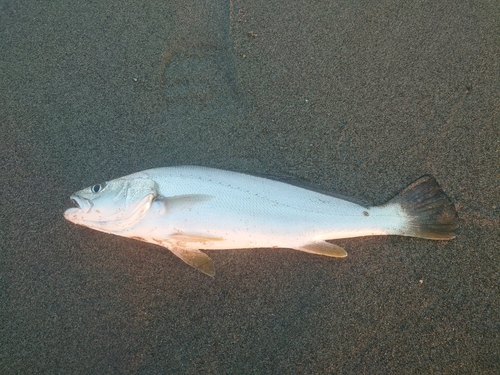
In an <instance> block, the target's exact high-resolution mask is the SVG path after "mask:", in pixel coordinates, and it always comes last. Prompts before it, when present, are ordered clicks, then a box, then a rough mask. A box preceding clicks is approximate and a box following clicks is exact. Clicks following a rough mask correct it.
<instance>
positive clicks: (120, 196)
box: [64, 166, 458, 276]
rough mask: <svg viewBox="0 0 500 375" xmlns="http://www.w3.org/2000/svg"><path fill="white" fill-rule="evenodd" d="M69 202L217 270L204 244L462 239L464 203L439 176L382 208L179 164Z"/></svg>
mask: <svg viewBox="0 0 500 375" xmlns="http://www.w3.org/2000/svg"><path fill="white" fill-rule="evenodd" d="M70 199H71V200H72V201H73V203H74V205H75V207H72V208H69V209H67V210H66V211H65V212H64V217H65V218H66V219H67V220H69V221H70V222H72V223H74V224H77V225H82V226H84V227H88V228H91V229H95V230H98V231H101V232H105V233H111V234H115V235H118V236H123V237H129V238H133V239H136V240H140V241H144V242H148V243H152V244H156V245H160V246H163V247H165V248H167V249H169V250H170V251H171V252H172V253H174V254H175V255H176V256H178V257H179V258H180V259H182V260H183V261H184V262H185V263H187V264H188V265H190V266H192V267H194V268H196V269H198V270H200V271H201V272H203V273H205V274H207V275H209V276H214V275H215V268H214V264H213V261H212V259H210V257H209V256H208V255H207V254H206V253H204V252H203V251H202V250H225V249H250V248H270V249H272V248H289V249H294V250H298V251H303V252H306V253H311V254H317V255H324V256H328V257H335V258H343V257H346V256H347V252H346V251H345V250H344V249H343V248H342V247H340V246H337V245H335V244H333V243H331V242H329V241H331V240H335V239H340V238H350V237H361V236H382V235H400V236H410V237H419V238H424V239H431V240H451V239H453V238H454V237H455V236H456V230H457V228H458V214H457V211H456V209H455V206H454V205H453V203H452V202H451V200H450V199H449V198H448V196H447V195H446V194H445V193H444V191H443V190H442V189H441V187H440V186H439V184H438V182H437V181H436V179H435V178H434V177H432V176H430V175H426V176H423V177H421V178H419V179H418V180H416V181H415V182H413V183H412V184H411V185H409V186H408V187H407V188H405V189H404V190H403V191H401V192H400V193H399V194H398V195H396V196H395V197H394V198H392V199H390V200H389V201H388V202H387V203H385V204H383V205H380V206H371V207H369V206H364V205H360V204H357V203H354V202H352V201H350V200H346V199H341V198H338V197H336V196H334V195H329V194H323V193H319V192H317V191H313V190H309V189H306V188H303V187H300V186H295V185H292V184H288V183H285V182H282V181H278V180H273V179H268V178H263V177H258V176H253V175H249V174H244V173H239V172H232V171H227V170H221V169H214V168H208V167H199V166H172V167H163V168H154V169H148V170H145V171H142V172H137V173H133V174H131V175H128V176H125V177H120V178H117V179H114V180H111V181H107V182H102V183H98V184H95V185H92V186H90V187H88V188H86V189H83V190H80V191H78V192H76V193H74V194H73V195H71V197H70Z"/></svg>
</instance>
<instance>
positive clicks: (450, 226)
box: [387, 176, 458, 240]
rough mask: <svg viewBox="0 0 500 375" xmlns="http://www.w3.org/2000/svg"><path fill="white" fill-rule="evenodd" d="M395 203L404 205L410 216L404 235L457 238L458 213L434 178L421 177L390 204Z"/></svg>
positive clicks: (428, 237)
mask: <svg viewBox="0 0 500 375" xmlns="http://www.w3.org/2000/svg"><path fill="white" fill-rule="evenodd" d="M393 204H397V205H400V207H401V208H402V210H403V212H404V213H405V214H406V215H407V216H408V223H407V225H406V227H405V228H404V230H403V232H404V233H402V234H403V235H405V236H412V237H420V238H427V239H430V240H451V239H452V238H454V237H455V235H456V233H455V231H456V229H457V227H458V215H457V211H456V210H455V206H454V205H453V203H452V202H451V201H450V199H449V198H448V197H447V196H446V194H445V193H444V191H443V190H442V189H441V187H440V186H439V184H438V183H437V181H436V180H435V179H434V177H432V176H424V177H421V178H419V179H418V180H417V181H415V182H414V183H412V184H411V185H410V186H408V187H407V188H406V189H404V190H403V191H402V192H401V193H399V194H398V195H397V196H395V197H394V198H392V199H391V200H390V201H389V202H387V205H393Z"/></svg>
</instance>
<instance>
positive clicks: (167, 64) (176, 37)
mask: <svg viewBox="0 0 500 375" xmlns="http://www.w3.org/2000/svg"><path fill="white" fill-rule="evenodd" d="M200 4H203V5H200ZM499 15H500V2H497V1H486V0H483V1H438V2H433V1H405V2H401V1H384V2H375V1H373V2H370V1H352V0H349V1H321V2H320V1H305V0H304V1H291V2H289V1H269V0H258V1H255V0H252V1H249V0H232V1H215V0H208V1H204V2H202V1H200V0H188V1H186V0H182V1H181V0H176V1H97V2H96V1H79V2H77V1H48V2H35V1H27V0H16V1H12V0H11V1H2V2H0V16H1V19H0V32H1V36H0V43H1V44H0V51H1V52H0V53H1V66H0V71H1V89H0V90H1V109H0V120H1V122H0V124H1V136H0V160H1V163H0V168H1V169H0V183H1V185H0V197H1V198H0V205H1V208H0V241H1V244H0V246H1V249H0V267H1V268H0V283H1V284H0V298H1V305H0V306H1V307H0V312H1V316H0V318H1V324H0V345H1V346H0V373H2V374H35V373H37V374H41V373H46V374H127V373H128V374H171V373H179V374H183V373H187V374H199V373H205V374H236V373H241V374H243V373H245V374H327V373H342V374H411V373H415V374H417V373H418V374H422V373H426V374H429V373H439V374H498V373H500V312H499V311H500V297H499V296H500V286H499V285H500V283H499V280H500V271H499V270H500V250H499V247H500V219H499V212H500V206H499V204H500V203H499V202H500V193H499V191H500V182H499V178H500V173H499V171H500V168H499V161H500V134H499V128H500V110H499V108H500V104H499V103H500V67H499V61H500V56H499V51H500V42H499V37H500V16H499ZM178 164H198V165H206V166H213V167H218V168H226V169H231V170H237V171H243V172H248V173H255V174H267V175H272V176H275V177H278V178H281V177H293V178H296V179H301V180H304V181H307V182H309V183H313V184H315V185H316V186H318V187H319V188H322V189H326V190H329V191H334V192H337V193H340V194H343V195H346V196H351V197H353V198H355V199H358V200H362V201H365V202H367V203H368V204H380V203H383V202H385V201H386V200H387V199H389V198H390V197H391V196H393V195H394V194H396V193H397V192H398V191H399V190H401V189H402V188H404V187H405V186H406V185H407V184H409V183H411V182H412V181H413V180H415V179H416V178H418V177H420V176H421V175H423V174H432V175H434V176H435V177H436V178H437V180H438V181H439V182H440V183H441V185H442V187H443V189H444V190H445V191H446V193H447V194H448V195H449V196H450V198H451V199H452V200H453V201H454V202H455V204H456V206H457V208H458V210H459V215H460V231H459V235H458V237H457V238H456V239H455V240H453V241H450V242H435V241H427V240H421V239H413V238H403V237H367V238H359V239H351V240H342V241H337V242H336V243H337V244H339V245H341V246H343V247H345V248H346V250H347V251H348V253H349V256H348V257H347V258H345V259H328V258H324V257H319V256H313V255H309V254H305V253H300V252H295V251H292V250H286V249H274V250H271V249H259V250H245V251H221V252H210V253H209V255H210V256H211V257H212V258H213V259H214V261H215V265H216V271H217V274H216V277H215V279H211V278H209V277H207V276H205V275H203V274H202V273H200V272H197V271H196V270H194V269H192V268H190V267H188V266H186V265H185V264H184V263H182V261H180V260H179V259H178V258H176V257H175V256H174V255H172V254H171V253H170V252H169V251H168V250H166V249H163V248H160V247H156V246H153V245H148V244H145V243H142V242H138V241H134V240H129V239H124V238H120V237H116V236H112V235H107V234H103V233H99V232H95V231H92V230H89V229H86V228H83V227H77V226H75V225H73V224H71V223H69V222H66V221H65V220H64V219H63V217H62V213H63V211H64V210H65V209H66V208H68V207H69V206H70V202H69V195H70V194H71V193H73V192H74V191H76V190H79V189H81V188H83V187H86V186H89V185H91V184H93V183H96V182H100V181H102V180H105V179H112V178H116V177H119V176H123V175H125V174H129V173H132V172H135V171H139V170H142V169H146V168H152V167H158V166H168V165H178Z"/></svg>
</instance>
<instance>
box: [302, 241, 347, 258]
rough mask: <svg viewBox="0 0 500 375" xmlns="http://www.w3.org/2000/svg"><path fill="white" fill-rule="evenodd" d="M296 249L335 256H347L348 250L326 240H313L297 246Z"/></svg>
mask: <svg viewBox="0 0 500 375" xmlns="http://www.w3.org/2000/svg"><path fill="white" fill-rule="evenodd" d="M296 250H300V251H304V252H306V253H311V254H317V255H324V256H327V257H334V258H345V257H346V256H347V252H346V251H345V250H344V249H343V248H341V247H340V246H337V245H334V244H332V243H329V242H326V241H321V242H311V243H308V244H306V245H304V246H301V247H298V248H296Z"/></svg>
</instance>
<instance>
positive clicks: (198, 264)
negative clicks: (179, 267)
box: [170, 246, 215, 277]
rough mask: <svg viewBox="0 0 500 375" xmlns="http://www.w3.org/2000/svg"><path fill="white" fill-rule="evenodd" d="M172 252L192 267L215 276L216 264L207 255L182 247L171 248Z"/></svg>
mask: <svg viewBox="0 0 500 375" xmlns="http://www.w3.org/2000/svg"><path fill="white" fill-rule="evenodd" d="M170 251H172V252H173V253H174V254H175V255H177V256H178V257H179V258H181V259H182V260H183V261H184V262H186V263H187V264H189V265H190V266H191V267H194V268H196V269H197V270H200V271H201V272H203V273H204V274H206V275H208V276H212V277H213V276H214V275H215V268H214V262H212V259H210V258H209V257H208V255H207V254H205V253H203V252H201V251H200V250H196V249H189V250H188V249H183V248H181V247H177V246H172V247H170Z"/></svg>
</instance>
